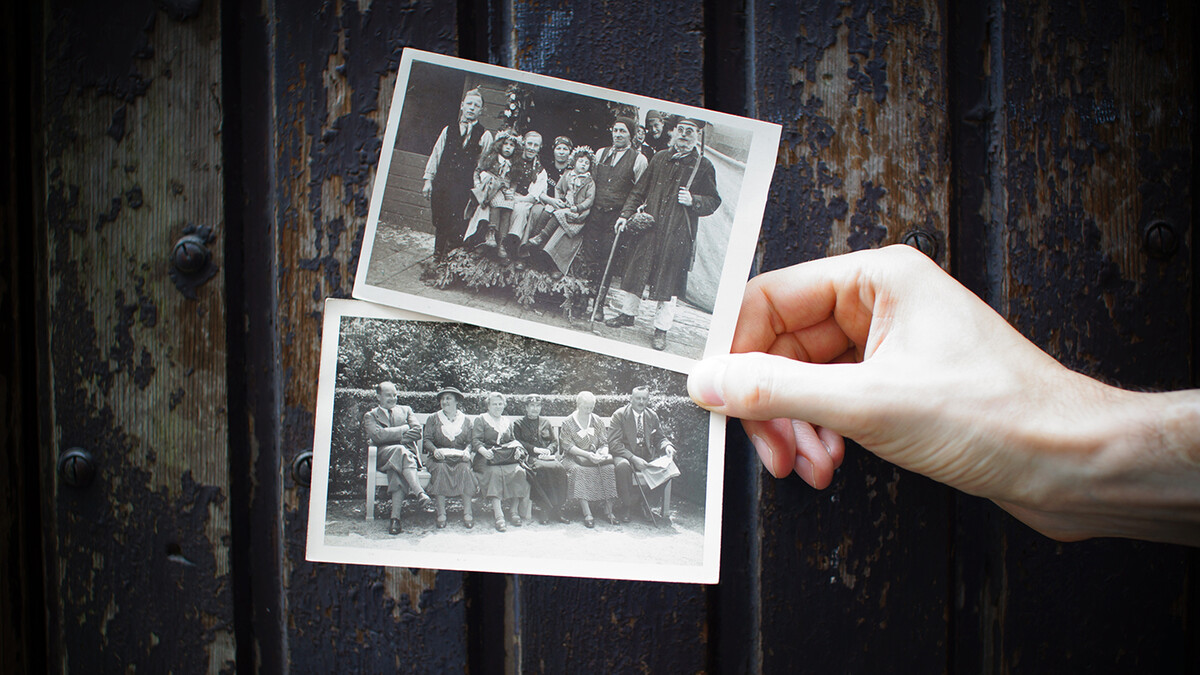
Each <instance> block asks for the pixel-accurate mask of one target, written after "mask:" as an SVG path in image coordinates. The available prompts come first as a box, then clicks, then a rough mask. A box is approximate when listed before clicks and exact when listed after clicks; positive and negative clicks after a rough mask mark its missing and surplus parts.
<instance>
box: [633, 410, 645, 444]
mask: <svg viewBox="0 0 1200 675" xmlns="http://www.w3.org/2000/svg"><path fill="white" fill-rule="evenodd" d="M634 417H635V418H636V419H637V439H638V443H642V442H643V441H644V439H645V438H646V432H645V428H644V427H643V426H642V416H641V415H635V416H634Z"/></svg>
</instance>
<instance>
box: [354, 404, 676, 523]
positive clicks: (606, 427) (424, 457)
mask: <svg viewBox="0 0 1200 675" xmlns="http://www.w3.org/2000/svg"><path fill="white" fill-rule="evenodd" d="M375 393H376V396H377V398H378V403H379V405H378V406H377V407H375V408H373V409H372V410H370V411H368V412H367V413H366V414H365V415H364V416H363V429H364V431H365V433H366V436H367V439H368V440H369V442H370V443H371V444H372V445H374V446H376V447H377V448H378V465H377V467H368V470H370V469H372V468H376V469H378V470H379V471H383V472H385V473H386V474H387V477H388V492H389V493H390V495H391V498H392V499H391V502H392V505H391V522H390V524H389V528H388V532H389V533H391V534H393V535H395V534H400V533H401V532H402V531H403V524H402V522H401V506H402V505H403V502H404V497H405V494H409V495H411V496H413V497H415V498H416V499H417V500H418V502H419V503H420V505H421V506H422V507H428V506H430V505H433V506H434V508H435V510H436V514H437V515H436V520H435V524H436V525H437V527H438V528H439V529H441V528H444V527H446V522H447V517H446V498H447V497H459V498H461V499H462V504H463V525H464V526H465V527H466V528H468V529H470V528H473V527H474V525H475V517H474V507H473V500H474V498H475V497H476V496H477V495H479V496H482V497H483V498H484V500H485V502H486V504H487V506H488V507H489V508H490V509H491V514H492V517H493V518H494V522H495V527H496V529H497V530H498V531H500V532H504V531H507V529H508V525H509V524H510V523H511V524H512V525H513V526H516V527H521V526H522V525H524V524H525V523H529V522H532V520H533V506H534V503H535V502H536V503H537V506H538V508H539V511H540V518H539V521H540V522H541V523H542V524H547V523H549V522H550V521H551V520H557V521H559V522H562V523H570V522H571V520H570V518H568V517H567V514H566V512H565V508H566V506H567V504H568V503H570V502H572V501H578V502H579V504H580V508H581V510H582V511H583V524H584V525H585V526H586V527H588V528H592V527H595V520H596V518H595V515H594V514H593V511H592V507H593V503H596V504H598V505H599V506H600V507H601V509H602V513H603V517H604V519H605V520H607V521H608V522H609V523H611V524H614V525H615V524H618V523H621V522H629V521H630V520H632V518H633V516H634V515H637V514H639V513H640V514H641V515H642V516H644V517H646V518H648V519H650V520H652V521H654V520H656V519H657V517H658V515H659V514H655V513H654V512H653V511H650V510H649V509H650V504H652V503H657V502H658V500H659V498H660V497H661V503H662V507H661V517H663V518H665V519H666V520H667V521H668V522H670V517H671V516H670V506H671V480H672V479H673V478H674V477H676V476H678V475H679V468H678V467H677V466H676V465H675V462H674V457H675V446H674V445H673V444H672V443H671V441H670V440H669V439H668V438H667V436H666V434H665V433H664V431H663V427H662V423H661V421H660V420H659V417H658V415H657V414H656V413H655V412H654V411H653V410H651V409H650V407H649V403H650V390H649V389H648V388H646V387H636V388H634V389H633V391H632V392H631V394H630V401H629V403H628V404H627V405H625V406H623V407H621V408H620V409H618V410H617V411H616V412H615V413H613V415H612V417H611V418H610V420H609V423H608V424H605V422H604V420H603V419H602V418H600V417H599V416H597V415H596V414H595V413H594V412H593V410H594V409H595V406H596V397H595V395H593V394H592V393H591V392H588V391H581V392H579V394H577V395H576V397H575V410H574V412H572V413H571V414H570V415H568V416H567V418H566V419H565V420H563V422H562V424H561V426H560V428H558V429H556V428H555V427H554V425H552V424H551V423H550V421H549V420H548V419H546V418H543V417H542V399H541V398H540V397H539V396H537V395H531V396H528V397H525V401H524V402H525V410H524V415H523V416H521V417H519V418H517V419H512V418H509V417H505V415H504V411H505V408H506V407H507V405H508V397H506V396H505V395H504V394H501V393H499V392H492V393H490V394H488V396H487V412H485V413H483V414H481V415H476V416H474V417H471V416H469V415H467V414H466V413H464V412H463V411H462V410H460V407H461V405H462V402H463V400H464V396H463V393H462V392H461V391H459V390H458V389H456V388H454V387H446V388H444V389H441V390H440V391H438V392H437V401H438V405H439V410H438V411H437V412H435V413H433V414H431V415H429V417H428V419H427V420H426V422H425V424H421V423H420V421H419V420H418V418H417V416H416V414H415V412H414V411H413V409H412V408H411V407H409V406H405V405H401V404H400V403H399V396H398V392H397V390H396V386H395V385H394V384H393V383H391V382H381V383H379V385H377V386H376V388H375ZM421 466H424V467H425V468H426V469H427V470H428V471H429V475H430V479H429V485H428V487H427V488H425V487H422V486H421V482H420V480H419V478H418V475H417V470H418V468H419V467H421ZM430 495H432V497H431V496H430ZM505 503H509V504H510V508H509V512H510V515H509V516H508V517H507V518H506V516H505V511H504V506H505Z"/></svg>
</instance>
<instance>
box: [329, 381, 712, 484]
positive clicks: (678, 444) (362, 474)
mask: <svg viewBox="0 0 1200 675" xmlns="http://www.w3.org/2000/svg"><path fill="white" fill-rule="evenodd" d="M486 396H487V395H486V394H485V393H475V392H473V393H468V394H466V395H465V399H466V400H465V401H464V402H463V404H462V406H461V408H460V409H461V410H462V411H463V412H465V413H467V414H468V415H472V416H474V415H478V414H480V413H482V412H483V411H484V410H485V409H486V407H487V404H486V400H485V399H486ZM436 397H437V394H436V392H432V391H405V392H400V398H399V400H400V402H401V403H402V404H403V405H407V406H410V407H412V409H413V410H415V411H417V412H432V411H434V410H437V409H438V404H437V400H436ZM541 398H542V414H543V415H545V416H547V417H556V416H566V415H569V414H571V412H572V411H574V410H575V396H574V395H558V394H552V395H544V396H542V397H541ZM628 402H629V395H628V394H621V395H607V394H599V395H597V396H596V410H595V413H596V414H597V415H600V416H601V417H607V416H609V415H612V414H613V412H615V411H616V410H617V408H620V407H621V406H623V405H625V404H626V403H628ZM376 405H378V400H377V399H376V396H375V390H374V389H350V388H338V389H335V390H334V396H333V437H332V439H331V442H330V448H329V453H330V459H329V473H330V475H329V496H330V498H331V499H366V480H367V473H366V472H367V467H366V458H367V440H366V435H365V434H364V433H363V429H362V419H363V415H364V414H366V413H367V411H369V410H371V409H372V408H374V407H375V406H376ZM651 409H652V410H654V411H655V412H656V413H658V416H659V418H660V419H661V420H662V423H663V427H664V431H665V432H666V434H667V436H668V437H669V438H670V439H671V441H672V442H673V443H674V445H675V449H676V451H677V454H676V457H675V463H676V464H677V465H678V466H679V470H680V472H681V474H682V475H680V477H679V478H678V479H676V480H675V486H674V488H673V492H672V498H675V497H680V498H683V499H686V500H688V501H691V502H694V503H697V504H702V503H703V502H704V492H705V481H706V480H707V476H708V471H707V469H708V461H707V460H708V444H707V439H708V419H709V417H708V413H707V412H706V411H704V410H703V409H702V408H700V407H698V406H697V405H696V404H695V403H692V401H691V399H689V398H688V397H686V396H660V397H656V398H655V399H653V400H652V401H651ZM523 410H524V405H523V403H522V397H516V396H514V397H510V398H509V403H508V408H507V409H506V410H505V414H509V415H517V414H520V413H521V412H522V411H523Z"/></svg>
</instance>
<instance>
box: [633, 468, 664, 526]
mask: <svg viewBox="0 0 1200 675" xmlns="http://www.w3.org/2000/svg"><path fill="white" fill-rule="evenodd" d="M633 483H634V485H637V487H638V492H640V493H642V504H644V505H645V507H646V513H649V514H650V522H651V523H652V524H653V525H654V527H656V528H657V527H658V519H657V518H655V517H654V509H652V508H650V498H649V497H647V496H646V488H645V487H644V486H643V485H642V484H641V483H639V482H638V480H637V475H636V474H634V476H633Z"/></svg>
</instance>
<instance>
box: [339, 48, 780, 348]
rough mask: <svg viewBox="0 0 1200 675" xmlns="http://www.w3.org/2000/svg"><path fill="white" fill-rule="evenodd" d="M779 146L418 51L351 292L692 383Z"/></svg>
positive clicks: (658, 103) (736, 303)
mask: <svg viewBox="0 0 1200 675" xmlns="http://www.w3.org/2000/svg"><path fill="white" fill-rule="evenodd" d="M779 135H780V127H779V126H778V125H775V124H770V123H767V122H761V121H758V120H751V119H746V118H742V117H736V116H733V115H727V114H724V113H718V112H713V111H709V110H704V109H701V108H695V107H692V106H685V105H681V104H678V103H671V102H668V101H662V100H658V99H653V98H648V97H645V96H638V95H635V94H629V93H624V92H619V91H614V90H610V89H604V88H601V87H595V86H590V85H585V84H579V83H575V82H570V81H567V80H562V79H558V78H552V77H546V76H541V75H536V74H532V73H525V72H522V71H517V70H511V69H508V68H501V67H499V66H492V65H488V64H483V63H477V62H473V61H466V60H463V59H457V58H453V57H448V56H442V55H439V54H432V53H428V52H421V51H417V50H413V49H406V50H405V51H404V55H403V58H402V61H401V64H400V70H399V73H398V74H397V80H396V89H395V93H394V94H393V97H392V103H391V108H390V110H389V114H388V125H387V132H386V135H385V136H384V143H383V150H382V151H381V153H380V158H379V166H378V169H377V174H376V176H375V184H374V188H373V191H372V194H371V207H370V213H369V217H368V221H367V229H366V232H365V233H364V236H363V250H362V255H361V257H360V259H359V265H358V272H357V275H356V278H355V284H354V297H356V298H359V299H362V300H369V301H372V302H377V303H381V304H386V305H391V306H394V307H398V308H401V309H407V310H411V311H417V312H422V313H425V314H429V315H433V316H438V317H442V318H446V319H451V320H455V321H462V322H466V323H472V324H476V325H480V326H486V327H488V328H492V329H496V330H503V331H507V332H511V333H517V334H520V335H526V336H529V337H534V338H538V339H541V340H550V341H554V342H558V343H561V344H564V345H568V346H572V347H577V348H582V349H588V350H591V351H595V352H598V353H603V354H608V355H611V356H617V357H621V358H625V359H632V360H635V361H639V362H643V363H647V364H650V365H654V366H656V367H660V368H668V369H671V370H676V371H679V372H688V370H690V367H691V365H692V364H693V363H694V362H695V361H698V360H699V359H701V358H703V357H705V356H707V355H712V354H720V353H726V352H728V351H729V346H730V343H731V341H732V338H733V329H734V326H735V324H736V322H737V315H738V310H739V308H740V306H741V300H742V291H743V288H744V286H745V282H746V279H747V277H748V275H749V272H750V266H751V262H752V259H753V256H754V251H755V245H756V242H757V239H758V232H759V227H760V225H761V224H762V216H763V210H764V207H765V205H766V199H767V192H768V189H769V187H770V183H771V175H772V172H773V171H774V167H775V158H776V151H777V148H778V145H779Z"/></svg>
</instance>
